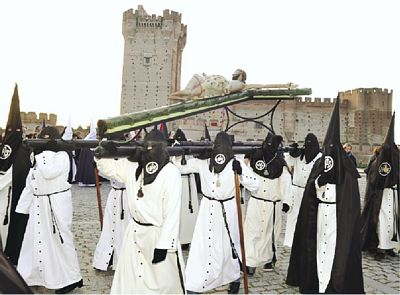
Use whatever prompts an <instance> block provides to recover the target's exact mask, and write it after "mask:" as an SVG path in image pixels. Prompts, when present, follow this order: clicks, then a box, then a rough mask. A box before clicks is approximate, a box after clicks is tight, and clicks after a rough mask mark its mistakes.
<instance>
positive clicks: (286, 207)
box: [282, 203, 290, 213]
mask: <svg viewBox="0 0 400 295" xmlns="http://www.w3.org/2000/svg"><path fill="white" fill-rule="evenodd" d="M289 209H290V207H289V205H288V204H286V203H283V204H282V211H283V212H285V213H286V212H288V211H289Z"/></svg>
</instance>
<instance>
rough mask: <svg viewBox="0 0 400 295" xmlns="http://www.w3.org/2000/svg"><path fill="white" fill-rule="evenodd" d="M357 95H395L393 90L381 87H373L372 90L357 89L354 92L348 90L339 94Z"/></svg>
mask: <svg viewBox="0 0 400 295" xmlns="http://www.w3.org/2000/svg"><path fill="white" fill-rule="evenodd" d="M356 93H377V94H393V89H390V90H389V89H387V88H379V87H372V88H355V89H352V90H346V91H344V92H339V94H340V95H343V94H347V95H352V94H356Z"/></svg>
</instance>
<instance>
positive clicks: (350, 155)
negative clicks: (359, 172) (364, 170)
mask: <svg viewBox="0 0 400 295" xmlns="http://www.w3.org/2000/svg"><path fill="white" fill-rule="evenodd" d="M343 149H344V151H345V152H346V154H347V156H349V158H350V159H351V160H352V161H353V163H354V165H355V166H356V167H357V160H356V157H354V155H353V153H352V152H351V150H352V149H353V147H352V146H351V144H350V143H348V142H347V143H345V144H344V145H343Z"/></svg>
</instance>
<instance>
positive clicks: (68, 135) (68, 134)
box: [61, 116, 74, 140]
mask: <svg viewBox="0 0 400 295" xmlns="http://www.w3.org/2000/svg"><path fill="white" fill-rule="evenodd" d="M73 134H74V132H73V131H72V126H71V116H70V117H69V119H68V124H67V126H66V127H65V129H64V133H63V135H62V137H61V138H62V139H63V140H72V136H73Z"/></svg>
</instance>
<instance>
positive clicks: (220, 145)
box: [209, 131, 234, 173]
mask: <svg viewBox="0 0 400 295" xmlns="http://www.w3.org/2000/svg"><path fill="white" fill-rule="evenodd" d="M233 157H234V153H233V150H232V139H231V136H229V135H228V133H226V132H225V131H221V132H219V133H218V134H217V136H216V137H215V140H214V145H213V148H212V152H211V158H210V166H209V169H210V171H211V172H214V173H220V172H222V170H224V168H225V166H226V165H227V164H228V162H229V161H230V160H231V159H232V158H233Z"/></svg>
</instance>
